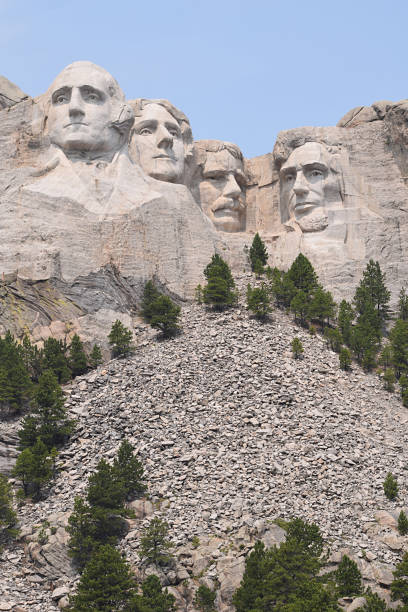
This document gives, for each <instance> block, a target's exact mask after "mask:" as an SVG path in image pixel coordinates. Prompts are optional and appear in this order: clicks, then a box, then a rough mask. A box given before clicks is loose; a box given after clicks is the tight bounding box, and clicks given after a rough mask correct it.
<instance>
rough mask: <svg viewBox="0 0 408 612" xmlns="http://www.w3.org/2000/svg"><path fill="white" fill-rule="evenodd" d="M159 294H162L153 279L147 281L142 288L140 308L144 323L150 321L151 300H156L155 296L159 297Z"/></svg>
mask: <svg viewBox="0 0 408 612" xmlns="http://www.w3.org/2000/svg"><path fill="white" fill-rule="evenodd" d="M161 295H162V294H161V293H160V291H159V290H158V289H157V288H156V286H155V284H154V283H153V281H151V280H149V281H147V283H146V284H145V286H144V289H143V297H142V305H141V309H140V312H141V314H142V317H143V318H144V320H145V321H146V323H150V319H151V316H152V313H151V306H152V304H153V302H154V301H155V300H157V298H158V297H160V296H161Z"/></svg>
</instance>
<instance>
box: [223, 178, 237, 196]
mask: <svg viewBox="0 0 408 612" xmlns="http://www.w3.org/2000/svg"><path fill="white" fill-rule="evenodd" d="M240 194H241V188H240V186H239V185H238V183H237V181H236V179H235V176H234V175H233V174H229V175H228V178H227V182H226V184H225V187H224V191H223V195H224V196H225V197H227V198H237V197H238V196H239V195H240Z"/></svg>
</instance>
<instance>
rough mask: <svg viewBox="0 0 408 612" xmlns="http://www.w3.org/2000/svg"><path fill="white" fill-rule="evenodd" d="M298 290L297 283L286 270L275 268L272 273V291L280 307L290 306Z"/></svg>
mask: <svg viewBox="0 0 408 612" xmlns="http://www.w3.org/2000/svg"><path fill="white" fill-rule="evenodd" d="M297 291H298V290H297V288H296V287H295V284H294V283H293V281H291V280H290V279H289V278H288V275H287V274H285V272H282V271H281V270H278V269H277V268H273V270H272V272H271V274H270V292H271V293H272V295H273V296H274V297H275V300H276V304H277V306H278V307H279V308H288V307H289V306H290V303H291V301H292V300H293V298H294V297H295V295H296V293H297Z"/></svg>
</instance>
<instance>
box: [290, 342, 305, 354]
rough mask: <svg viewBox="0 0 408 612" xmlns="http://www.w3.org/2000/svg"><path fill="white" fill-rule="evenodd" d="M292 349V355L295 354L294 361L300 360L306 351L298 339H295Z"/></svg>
mask: <svg viewBox="0 0 408 612" xmlns="http://www.w3.org/2000/svg"><path fill="white" fill-rule="evenodd" d="M291 347H292V354H293V357H294V359H299V357H300V356H301V355H302V353H303V350H304V349H303V345H302V343H301V341H300V340H299V338H298V337H296V338H293V340H292V344H291Z"/></svg>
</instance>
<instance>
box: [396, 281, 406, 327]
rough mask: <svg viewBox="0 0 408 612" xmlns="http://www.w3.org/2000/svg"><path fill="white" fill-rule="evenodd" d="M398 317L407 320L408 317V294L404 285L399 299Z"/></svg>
mask: <svg viewBox="0 0 408 612" xmlns="http://www.w3.org/2000/svg"><path fill="white" fill-rule="evenodd" d="M398 318H399V319H402V320H403V321H406V320H407V319H408V295H407V294H406V292H405V287H402V289H401V291H400V294H399V300H398Z"/></svg>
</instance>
